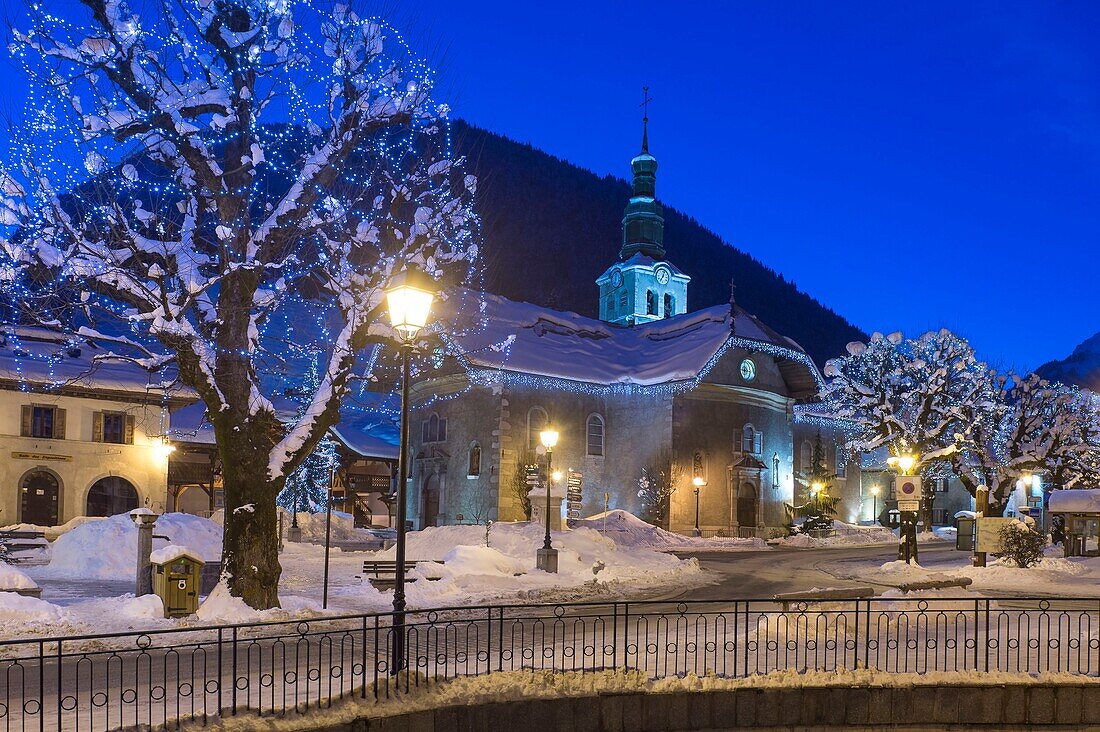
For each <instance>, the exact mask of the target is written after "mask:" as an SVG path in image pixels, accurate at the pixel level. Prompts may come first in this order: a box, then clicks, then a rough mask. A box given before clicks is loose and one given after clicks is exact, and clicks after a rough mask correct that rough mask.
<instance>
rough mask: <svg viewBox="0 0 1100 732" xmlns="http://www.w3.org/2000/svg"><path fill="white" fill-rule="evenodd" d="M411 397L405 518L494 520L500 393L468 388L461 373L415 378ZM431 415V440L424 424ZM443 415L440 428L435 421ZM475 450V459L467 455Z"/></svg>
mask: <svg viewBox="0 0 1100 732" xmlns="http://www.w3.org/2000/svg"><path fill="white" fill-rule="evenodd" d="M456 394H457V396H455V395H456ZM435 397H438V398H435ZM451 397H453V398H451ZM410 399H411V401H412V405H413V407H412V412H411V418H410V430H409V443H410V447H411V452H412V455H413V461H412V465H411V471H410V473H411V475H410V480H409V520H411V521H412V522H413V526H414V527H415V528H418V529H420V528H424V527H425V526H429V525H444V524H456V523H484V522H485V521H486V520H493V521H496V520H497V519H498V518H499V517H500V516H499V510H500V505H499V496H498V487H499V485H500V480H501V470H502V466H501V448H500V422H501V409H502V407H501V397H500V395H499V394H496V393H494V392H493V391H492V390H490V389H487V388H483V387H473V388H470V387H469V385H468V383H467V382H466V381H465V378H464V377H458V376H448V377H445V378H442V379H433V380H432V381H429V382H422V383H420V384H417V385H416V388H415V389H414V390H413V391H412V393H411V394H410ZM433 416H434V417H435V418H436V424H437V427H436V430H435V435H434V437H435V439H434V440H433V439H430V438H431V437H432V435H431V434H430V429H426V428H425V423H428V422H429V421H430V420H431V419H432V417H433ZM443 420H446V430H445V434H442V433H441V431H440V428H439V427H438V424H441V423H442V421H443ZM429 427H430V425H429ZM426 437H427V438H429V439H428V440H425V438H426ZM440 438H443V439H440ZM475 450H479V451H480V459H475V460H473V461H472V460H471V453H472V452H473V451H475Z"/></svg>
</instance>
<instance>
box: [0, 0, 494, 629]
mask: <svg viewBox="0 0 1100 732" xmlns="http://www.w3.org/2000/svg"><path fill="white" fill-rule="evenodd" d="M82 4H83V5H84V6H85V7H86V9H87V16H86V20H85V21H84V22H83V23H79V22H78V23H70V22H66V21H63V20H61V19H58V18H56V17H55V16H53V15H51V14H50V13H49V12H48V10H47V9H46V8H45V4H42V3H34V4H28V6H29V7H28V9H27V13H28V14H29V17H28V20H27V22H26V23H25V24H24V27H23V28H20V29H17V30H16V31H15V32H14V42H13V44H12V48H13V50H14V53H15V55H16V56H17V58H18V59H20V60H21V61H22V62H23V63H24V64H25V66H26V68H27V70H28V72H29V73H30V74H32V76H33V77H34V78H35V79H36V80H37V81H38V82H40V87H39V89H40V91H39V92H37V93H36V96H35V97H34V98H32V99H31V100H29V105H28V118H27V121H26V123H25V124H21V125H19V129H17V130H13V134H17V135H21V136H22V137H23V141H22V142H21V143H20V144H19V145H18V148H19V149H20V150H22V152H23V155H22V156H21V159H18V160H15V161H14V162H11V163H10V164H9V166H8V167H7V169H6V170H4V171H3V175H2V177H0V190H2V192H3V196H0V214H2V218H0V221H2V223H3V224H4V225H5V226H7V233H6V235H5V236H4V237H3V242H2V246H3V251H4V253H5V254H6V256H7V262H5V263H4V265H5V266H4V269H3V272H4V273H5V275H6V276H7V278H8V281H9V285H10V287H11V288H14V289H15V290H16V292H17V296H16V298H15V303H16V308H15V309H16V310H17V312H16V313H14V317H18V318H20V319H22V320H24V321H28V320H32V319H37V320H38V321H39V322H44V323H45V324H47V325H49V326H51V327H55V328H59V329H61V328H74V329H78V332H79V333H80V335H81V336H83V337H86V338H94V339H96V340H97V341H98V342H100V343H107V344H114V346H115V352H114V355H116V356H119V357H127V358H130V359H131V360H133V361H134V362H136V363H139V364H141V365H142V366H145V367H147V368H149V369H164V368H169V367H170V368H171V369H173V370H174V373H176V374H178V378H179V379H180V380H181V381H182V382H183V383H184V384H186V385H187V386H189V387H191V388H192V389H194V390H195V391H196V392H197V394H198V396H199V398H201V399H202V401H203V402H204V403H205V405H206V408H207V411H208V414H209V418H210V421H211V422H212V424H213V427H214V432H215V435H216V438H217V443H218V449H219V452H220V457H221V462H222V467H223V478H224V484H225V506H226V515H225V534H224V538H225V549H224V561H225V572H226V577H227V581H228V583H229V587H230V591H231V592H232V594H234V595H236V596H239V597H241V598H243V599H244V600H245V601H246V602H247V603H248V604H249V605H251V606H253V607H256V608H268V607H273V606H276V605H277V604H278V592H277V588H278V581H279V575H280V572H281V570H280V566H279V562H278V555H277V542H276V520H277V519H276V512H275V498H276V496H277V495H278V493H279V491H280V490H281V488H282V487H283V485H284V483H285V480H286V477H287V476H288V475H289V474H291V473H292V472H293V471H294V470H295V468H296V467H297V466H298V465H299V464H300V463H301V462H302V461H303V460H304V459H305V458H306V456H308V455H310V454H311V453H312V452H313V450H314V448H315V446H316V445H317V444H318V442H319V441H320V440H322V439H323V438H324V436H325V435H326V433H327V432H328V430H329V428H330V427H331V426H332V425H333V424H334V423H335V422H336V421H337V419H338V409H339V407H340V404H341V399H342V398H343V397H344V395H345V394H346V393H347V391H348V389H349V386H350V385H351V383H352V382H353V380H354V379H356V378H357V377H361V376H362V373H361V372H360V371H358V370H357V357H358V355H359V354H360V353H361V352H362V351H363V350H364V348H365V346H366V345H367V343H368V342H370V341H371V340H372V339H378V338H386V337H389V336H390V335H392V334H390V333H389V327H388V324H387V322H386V319H385V318H384V289H385V287H386V285H387V283H388V282H389V281H390V279H391V276H392V275H394V274H395V273H396V272H397V271H399V270H400V269H401V268H402V267H405V266H407V265H408V266H414V265H415V266H419V267H421V268H422V269H424V270H425V271H427V272H428V273H429V274H431V275H432V276H433V277H436V278H441V277H447V278H448V281H449V282H454V283H457V282H460V281H463V280H464V279H465V278H466V277H468V274H469V270H470V263H471V262H472V260H473V259H474V258H475V257H476V247H475V246H474V244H473V236H474V229H475V225H476V219H475V217H474V213H473V209H472V197H473V193H474V188H475V183H474V180H473V178H472V177H471V176H468V175H466V174H465V173H464V171H463V162H462V161H461V160H460V159H457V158H456V157H455V155H454V154H453V152H452V150H451V147H450V141H449V135H448V127H447V122H446V117H447V108H446V107H445V106H444V105H441V104H439V103H437V102H436V101H435V100H434V99H433V81H432V79H433V77H432V75H431V72H430V70H429V69H428V68H427V66H426V65H425V64H424V63H423V62H422V61H421V60H420V59H419V58H417V57H416V56H415V55H414V54H413V53H412V51H410V49H409V48H408V47H407V46H406V45H405V43H404V41H403V40H402V38H401V37H400V36H399V35H398V34H397V33H396V32H395V31H394V30H393V29H392V28H390V27H389V26H387V25H386V24H385V23H384V22H382V21H379V20H376V19H368V18H362V17H359V16H358V15H357V14H356V13H354V12H353V11H352V10H350V9H348V8H347V7H345V6H343V5H340V4H335V3H334V4H331V5H328V4H323V3H320V4H319V3H308V2H304V1H299V0H148V1H147V2H145V3H143V4H142V7H141V10H142V13H141V14H140V15H139V14H138V13H137V12H135V11H134V10H133V9H132V5H131V4H128V3H127V2H126V1H125V0H82ZM325 7H327V8H331V10H325V9H322V8H325ZM76 161H81V162H82V163H83V165H84V166H85V167H86V169H87V172H86V173H85V172H84V171H80V170H79V169H78V167H77V163H76ZM89 174H90V175H89ZM302 311H304V312H305V313H307V314H308V317H307V319H308V318H312V319H314V320H316V321H318V322H323V323H324V326H325V327H323V328H316V329H311V328H300V329H298V330H297V331H296V332H295V335H294V338H296V339H298V340H299V343H298V344H297V345H299V346H302V345H303V343H302V342H301V340H302V339H314V340H316V342H317V345H318V347H319V348H321V349H323V353H324V354H325V355H324V357H323V360H322V368H321V374H320V378H319V380H318V384H317V387H316V389H314V390H313V393H312V394H311V395H309V397H308V398H307V399H306V407H305V408H304V409H302V410H301V414H300V415H299V416H297V417H292V418H287V417H285V416H284V417H282V418H280V416H279V415H277V413H276V410H275V408H274V407H273V405H272V399H273V398H274V396H275V395H274V394H273V393H272V387H271V384H270V383H269V382H268V381H265V373H269V371H270V369H273V368H277V367H278V364H279V363H280V362H281V360H282V354H281V352H280V349H279V348H278V347H277V344H278V341H279V338H287V337H288V335H287V333H288V331H287V330H286V329H285V328H284V325H285V323H286V322H288V321H289V320H291V319H293V317H294V314H295V313H299V312H302ZM274 322H279V323H281V324H283V325H279V326H277V327H275V326H272V323H274Z"/></svg>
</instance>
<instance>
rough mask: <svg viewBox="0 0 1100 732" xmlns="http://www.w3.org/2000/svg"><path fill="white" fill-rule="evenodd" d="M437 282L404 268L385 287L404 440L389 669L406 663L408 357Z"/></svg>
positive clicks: (394, 671)
mask: <svg viewBox="0 0 1100 732" xmlns="http://www.w3.org/2000/svg"><path fill="white" fill-rule="evenodd" d="M434 290H435V284H434V283H433V282H432V280H431V279H430V278H429V277H428V276H427V275H425V274H424V273H423V272H421V271H420V270H417V269H404V270H402V271H401V272H400V273H398V275H397V276H396V277H394V279H393V282H392V283H391V284H390V288H389V289H388V290H386V305H387V307H388V309H389V311H390V323H391V324H392V325H393V329H394V330H395V331H397V333H398V335H399V337H400V338H401V442H400V452H399V453H398V456H397V466H398V468H397V516H396V523H397V566H396V567H395V569H394V585H393V643H392V645H391V650H392V653H391V656H390V673H391V674H397V673H399V672H400V671H401V669H403V668H404V667H405V660H406V659H405V516H406V515H407V514H408V510H409V508H408V506H409V486H408V482H409V358H410V356H411V355H412V349H413V345H412V342H413V339H414V338H416V334H417V333H419V332H420V329H421V328H423V327H424V326H425V325H427V322H428V313H429V312H430V311H431V308H432V300H433V299H434V296H435V295H434Z"/></svg>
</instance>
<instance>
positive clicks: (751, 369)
mask: <svg viewBox="0 0 1100 732" xmlns="http://www.w3.org/2000/svg"><path fill="white" fill-rule="evenodd" d="M741 378H742V379H744V380H745V381H752V380H753V379H755V378H756V364H755V363H753V361H752V359H751V358H746V359H745V360H744V361H742V362H741Z"/></svg>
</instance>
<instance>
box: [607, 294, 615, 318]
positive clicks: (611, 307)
mask: <svg viewBox="0 0 1100 732" xmlns="http://www.w3.org/2000/svg"><path fill="white" fill-rule="evenodd" d="M607 314H608V315H614V314H615V293H611V294H610V295H608V296H607Z"/></svg>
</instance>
